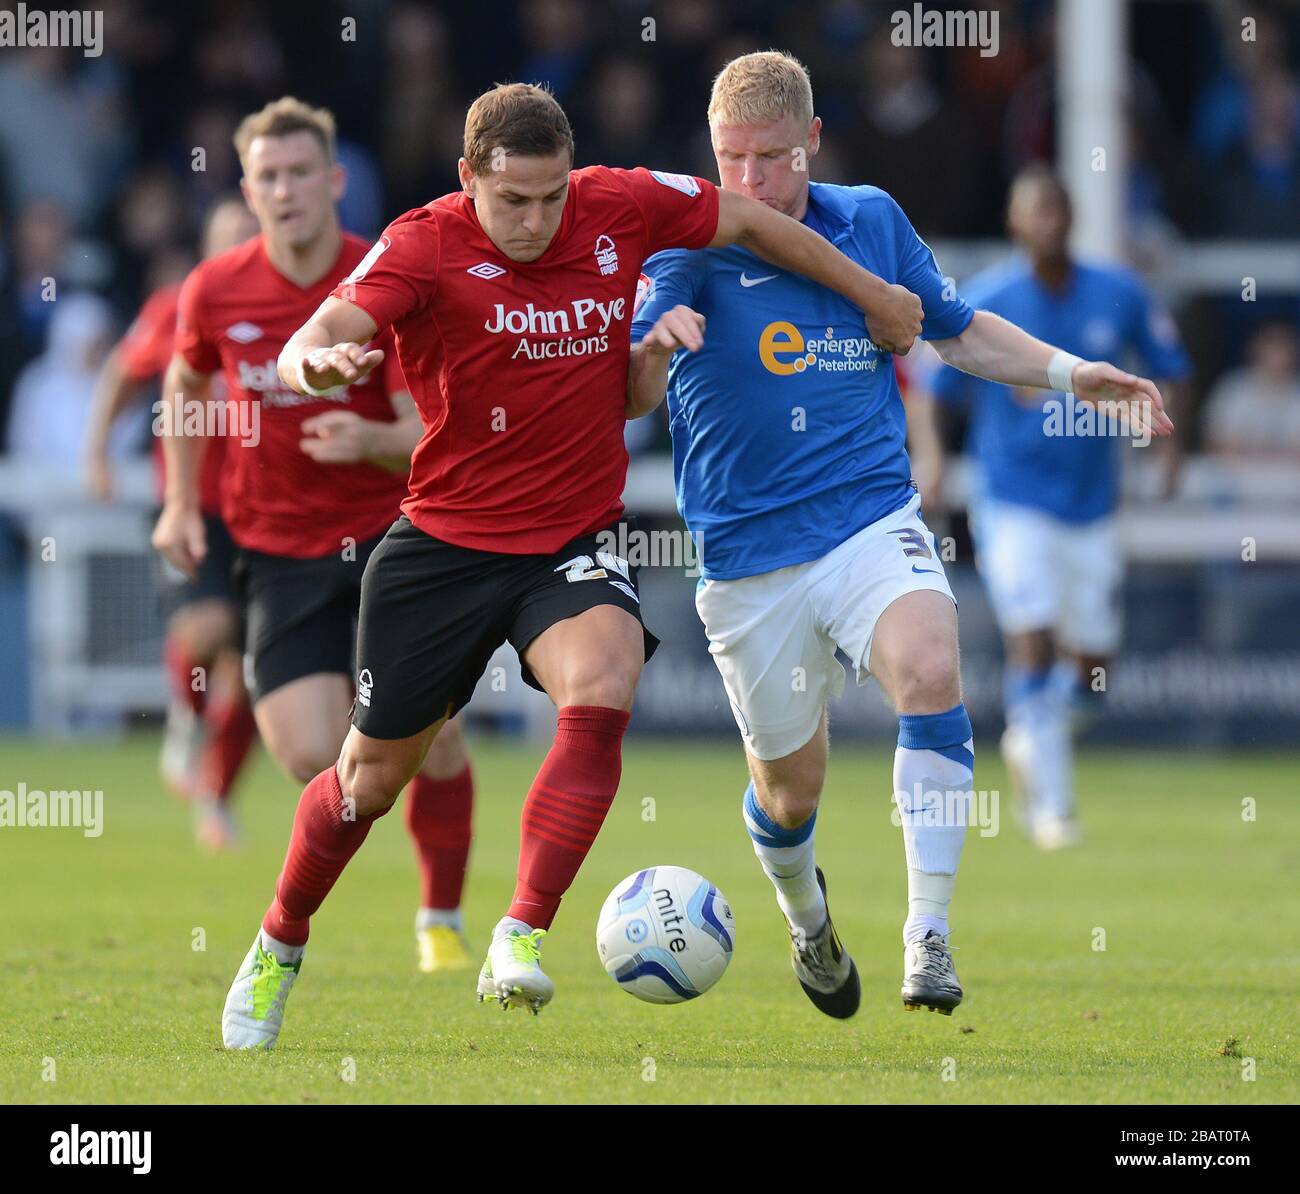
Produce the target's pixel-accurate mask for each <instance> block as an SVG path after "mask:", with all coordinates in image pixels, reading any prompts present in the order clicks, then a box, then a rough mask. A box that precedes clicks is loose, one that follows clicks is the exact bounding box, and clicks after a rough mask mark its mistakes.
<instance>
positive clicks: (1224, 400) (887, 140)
mask: <svg viewBox="0 0 1300 1194" xmlns="http://www.w3.org/2000/svg"><path fill="white" fill-rule="evenodd" d="M899 6H900V5H899V4H898V3H894V2H892V0H891V2H888V3H877V2H873V0H802V2H800V3H793V2H792V0H658V2H652V0H514V2H513V3H510V2H506V0H493V3H490V4H467V3H461V2H457V0H446V2H444V3H433V2H418V0H347V2H346V3H335V2H330V0H326V2H320V0H316V2H308V0H286V2H277V3H271V4H257V3H248V2H245V0H221V2H220V3H218V2H216V0H207V2H201V0H194V2H191V3H186V4H181V5H175V4H168V3H165V2H164V0H155V2H150V0H117V2H113V0H109V2H108V3H105V4H103V5H102V7H103V10H104V47H105V48H104V52H103V54H102V55H101V56H99V57H95V58H90V57H83V56H82V54H81V53H80V51H78V50H75V49H37V48H27V49H5V50H0V429H4V434H5V444H6V446H7V448H8V450H9V451H10V452H14V453H21V454H22V455H23V456H25V457H48V458H50V459H51V460H55V459H58V460H65V461H67V460H68V457H69V455H71V456H72V457H74V458H75V457H76V455H77V453H78V451H79V445H78V433H77V428H78V420H79V417H81V412H84V409H85V407H86V406H88V404H89V401H90V391H91V389H92V388H93V384H94V376H95V373H96V370H97V368H98V365H99V363H100V362H101V361H102V360H103V358H104V355H105V354H106V353H107V351H108V349H109V348H110V347H111V345H112V343H113V341H114V340H115V338H116V337H117V336H118V335H119V334H120V333H121V331H122V329H123V328H124V326H125V325H126V323H127V322H129V320H130V319H131V317H132V315H133V314H134V312H135V311H136V310H137V309H138V307H139V304H140V303H141V302H142V301H143V299H144V298H145V297H147V295H148V294H149V292H150V291H151V290H152V289H153V288H154V287H156V286H157V285H159V284H161V283H162V282H163V281H166V280H170V279H172V278H175V277H176V276H178V275H180V274H183V272H184V270H185V269H186V268H187V267H188V265H189V263H190V262H191V261H192V258H193V246H194V243H195V241H196V238H197V234H198V229H199V226H200V224H201V221H202V218H203V215H204V212H205V210H206V209H207V208H208V207H209V205H210V204H211V203H212V201H213V200H214V199H215V198H216V197H218V196H220V195H222V194H224V193H226V192H228V191H229V190H231V189H232V188H233V187H236V186H237V185H238V180H239V163H238V160H237V158H236V156H235V153H234V150H233V148H232V145H231V135H232V133H233V132H234V129H235V126H236V124H237V123H238V121H239V119H240V117H241V116H243V115H244V114H245V113H247V112H249V111H251V110H253V109H255V108H257V107H260V106H261V105H262V104H263V103H265V102H266V101H267V100H270V99H274V98H276V97H278V96H280V95H283V94H296V95H298V96H300V97H301V98H303V99H306V100H308V101H310V102H312V103H317V104H325V105H327V106H328V107H330V108H331V109H333V111H334V113H335V115H336V117H337V120H338V124H339V133H340V141H339V152H340V157H341V160H342V161H343V163H344V165H345V166H346V168H347V171H348V176H349V183H348V192H347V196H346V198H345V200H344V203H343V222H344V224H345V226H346V227H348V228H350V229H352V230H353V231H356V232H358V233H361V234H363V235H372V234H374V233H376V232H377V231H378V230H379V229H380V228H381V227H382V226H383V225H384V224H385V223H386V222H387V221H388V220H389V219H390V218H392V217H393V216H394V215H396V214H398V213H399V212H401V211H403V210H405V209H407V208H409V207H412V206H415V205H418V204H421V203H424V202H426V201H428V200H429V199H431V198H434V197H436V196H437V195H440V194H443V193H445V192H446V191H448V190H451V189H453V188H454V187H455V185H456V176H455V164H456V159H457V156H458V155H459V151H460V139H461V131H462V124H463V119H464V110H465V107H466V105H467V103H468V102H469V101H470V100H471V99H472V98H473V97H474V96H475V95H476V94H478V92H480V91H481V90H483V89H484V88H485V87H487V86H490V85H491V84H492V83H494V82H497V81H502V80H507V79H522V80H528V81H544V82H546V83H549V85H550V86H551V87H552V89H553V90H554V92H555V93H556V95H557V96H558V98H559V99H560V101H561V102H562V103H563V104H564V105H565V107H566V109H567V110H568V112H569V115H570V117H571V119H572V121H573V124H574V129H575V135H576V140H577V156H578V164H579V165H584V164H589V163H594V162H603V163H606V164H608V165H616V166H618V165H623V166H631V165H647V166H651V167H662V168H667V169H673V170H679V171H691V172H695V173H700V174H704V175H706V176H709V177H713V176H715V169H714V165H713V161H712V157H711V155H710V153H709V145H708V137H707V129H706V126H705V119H704V110H705V107H706V104H707V97H708V90H709V84H710V81H711V79H712V77H713V75H714V73H715V72H716V71H717V70H718V68H719V67H720V66H721V65H722V64H723V62H725V61H726V60H727V59H728V58H730V57H732V56H734V55H735V54H738V53H742V52H745V51H748V50H752V49H756V48H767V47H769V46H776V47H779V48H783V49H788V50H790V51H792V52H793V53H795V54H797V55H798V56H799V57H800V58H801V59H803V61H804V62H805V63H806V64H807V65H808V66H809V68H810V70H811V73H812V78H813V86H814V91H815V95H816V101H817V104H816V106H817V111H818V113H819V114H820V115H821V116H822V118H823V120H824V121H825V133H824V138H823V143H822V144H823V148H822V151H821V153H820V154H819V155H818V157H817V158H816V159H815V161H814V163H813V177H814V178H816V179H820V180H825V181H836V182H870V183H874V184H876V185H879V186H882V187H884V188H885V189H886V190H888V191H890V192H891V193H892V194H893V195H894V196H895V197H896V198H897V199H898V200H899V202H900V203H901V204H902V206H903V208H904V210H906V211H907V212H908V214H909V215H910V216H911V218H912V220H913V222H914V223H915V225H916V226H917V228H918V230H919V231H920V232H921V233H922V235H923V236H926V237H928V238H966V237H997V236H999V235H1001V234H1002V231H1003V228H1002V224H1003V204H1004V198H1005V191H1006V185H1007V181H1008V180H1009V178H1010V177H1011V175H1012V174H1013V173H1014V172H1015V171H1016V170H1017V169H1018V168H1019V167H1020V166H1022V165H1023V164H1025V163H1026V162H1029V161H1034V160H1051V159H1052V157H1053V154H1054V150H1055V145H1054V137H1055V131H1056V130H1055V118H1056V113H1055V84H1054V75H1055V70H1054V48H1053V38H1054V30H1055V19H1054V17H1055V14H1054V6H1053V4H1052V3H1051V2H1050V0H983V2H982V4H981V5H980V7H982V8H994V9H997V11H998V14H999V52H998V54H997V55H996V56H994V57H988V58H985V57H981V56H980V52H979V50H978V49H977V48H974V47H972V48H970V49H959V50H925V49H911V48H900V47H897V46H895V45H893V44H892V42H891V38H890V34H891V31H892V27H891V24H890V21H889V15H890V13H891V12H892V11H893V10H895V9H896V8H898V7H899ZM907 7H910V5H908V6H907ZM928 7H942V6H941V5H939V4H931V5H928ZM1245 17H1249V18H1251V19H1252V20H1253V21H1254V25H1253V26H1252V27H1251V28H1252V32H1253V39H1250V38H1246V37H1243V35H1242V19H1243V18H1245ZM1131 46H1132V61H1131V62H1130V63H1129V69H1128V71H1127V77H1128V91H1127V105H1126V110H1127V113H1128V123H1129V134H1130V156H1131V161H1132V168H1131V171H1130V174H1129V180H1128V230H1127V231H1128V237H1129V241H1130V244H1129V249H1130V253H1131V255H1132V256H1133V258H1134V259H1135V260H1136V261H1138V262H1142V261H1144V260H1149V259H1150V258H1151V256H1152V255H1153V254H1156V255H1158V254H1166V255H1167V254H1170V253H1176V252H1177V249H1178V246H1179V245H1181V244H1184V243H1187V242H1189V241H1195V240H1197V239H1200V238H1216V239H1225V238H1244V237H1249V238H1268V239H1278V240H1285V239H1291V240H1295V239H1297V238H1298V237H1300V75H1298V74H1297V69H1296V59H1297V53H1298V52H1300V9H1297V7H1296V6H1294V5H1290V4H1281V3H1279V4H1277V5H1275V6H1274V7H1268V6H1263V7H1260V6H1250V7H1246V6H1243V5H1240V4H1237V3H1232V2H1229V0H1222V2H1212V0H1187V2H1180V0H1170V2H1167V3H1159V4H1143V3H1138V4H1135V5H1134V6H1133V11H1132V20H1131ZM1297 288H1298V289H1300V279H1297ZM1240 298H1241V296H1240V294H1239V293H1235V292H1234V293H1233V294H1225V295H1223V296H1221V297H1219V298H1214V297H1208V298H1203V299H1200V300H1198V301H1197V302H1196V303H1191V304H1182V305H1180V306H1178V307H1177V308H1176V310H1177V314H1178V316H1179V320H1180V323H1182V324H1183V328H1184V332H1185V334H1186V336H1187V339H1188V341H1189V346H1190V347H1192V350H1193V354H1194V356H1195V357H1196V363H1197V366H1198V378H1197V384H1196V387H1195V391H1196V397H1197V399H1198V401H1199V403H1200V407H1201V409H1200V411H1199V412H1198V413H1199V415H1200V416H1201V417H1200V418H1199V419H1198V420H1196V421H1195V425H1194V430H1193V433H1192V443H1193V446H1200V447H1203V448H1205V449H1207V450H1212V451H1216V452H1218V451H1222V452H1225V453H1231V454H1234V455H1241V454H1249V453H1255V452H1262V453H1271V454H1274V455H1276V454H1277V453H1279V452H1283V453H1290V454H1291V455H1292V456H1293V457H1296V458H1300V413H1297V412H1300V376H1298V374H1297V355H1298V354H1297V341H1296V330H1297V312H1298V311H1300V302H1298V301H1297V296H1296V295H1290V296H1282V297H1281V298H1280V299H1279V298H1276V297H1273V298H1271V299H1270V301H1269V302H1266V303H1260V304H1257V305H1256V308H1255V309H1254V310H1252V312H1251V314H1250V316H1249V317H1248V318H1247V319H1246V320H1245V322H1244V323H1243V321H1242V319H1241V317H1240V315H1239V309H1240V307H1241V302H1240ZM69 299H75V300H76V301H75V302H74V301H67V300H69ZM52 300H57V301H52ZM1283 411H1284V412H1286V413H1285V415H1284V416H1278V415H1276V414H1275V412H1283ZM1275 420H1276V421H1275ZM1247 423H1249V424H1250V425H1251V426H1252V427H1254V428H1257V431H1250V432H1244V431H1243V430H1242V428H1243V426H1245V425H1246V424H1247ZM136 430H137V431H138V432H139V436H138V438H139V439H140V440H142V439H143V437H144V435H145V434H146V433H145V432H144V430H143V425H141V427H140V428H137V429H136ZM131 438H132V436H131V435H128V434H126V433H125V432H124V433H123V436H122V442H121V444H120V450H121V451H123V452H126V451H130V450H133V448H139V447H141V446H142V445H141V444H140V443H139V442H137V443H135V444H132V443H131V442H129V441H130V440H131ZM69 463H76V460H75V459H73V460H72V461H69Z"/></svg>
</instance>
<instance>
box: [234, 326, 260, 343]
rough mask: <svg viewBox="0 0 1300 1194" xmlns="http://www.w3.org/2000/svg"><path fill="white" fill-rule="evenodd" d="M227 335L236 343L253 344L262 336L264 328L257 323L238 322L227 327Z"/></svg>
mask: <svg viewBox="0 0 1300 1194" xmlns="http://www.w3.org/2000/svg"><path fill="white" fill-rule="evenodd" d="M226 335H227V336H229V337H230V338H231V339H232V340H233V341H234V342H235V343H236V344H252V342H253V341H254V340H260V339H261V338H262V329H261V328H260V327H258V326H257V324H255V323H242V322H241V323H236V324H233V325H232V326H231V327H228V328H227V329H226Z"/></svg>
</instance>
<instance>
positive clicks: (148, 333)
mask: <svg viewBox="0 0 1300 1194" xmlns="http://www.w3.org/2000/svg"><path fill="white" fill-rule="evenodd" d="M256 234H257V221H256V220H255V219H254V217H253V214H252V213H251V212H250V211H249V210H248V206H247V205H246V204H245V203H244V201H243V199H242V198H241V197H240V196H238V195H233V196H230V197H228V198H225V199H221V200H218V201H217V202H216V203H215V204H214V205H213V207H212V209H211V211H210V212H209V213H208V218H207V222H206V226H205V228H204V233H203V256H204V257H205V258H208V257H214V256H216V255H217V254H218V253H224V252H225V251H226V250H228V249H233V248H234V247H235V246H236V245H238V244H240V243H242V242H243V241H246V240H248V239H249V237H252V236H255V235H256ZM173 268H174V267H173ZM184 268H185V269H188V264H186V265H185V266H184ZM183 276H184V275H183V274H181V276H180V277H177V278H176V280H175V281H172V282H168V283H166V284H164V285H161V286H159V287H158V289H157V290H155V291H154V292H153V294H151V295H150V296H149V298H148V299H147V300H145V303H144V306H143V307H141V308H140V313H139V315H137V316H136V319H135V322H134V323H132V324H131V327H130V328H129V329H128V330H127V333H126V335H125V336H124V337H123V338H122V341H121V343H119V344H118V345H117V347H116V348H115V349H114V350H113V352H112V353H111V354H110V356H109V358H108V360H107V361H106V362H105V363H104V368H103V371H102V373H101V375H100V381H99V386H98V389H97V390H96V394H95V404H94V407H93V410H92V413H91V426H90V430H89V433H88V436H87V443H88V454H87V483H88V485H89V487H90V490H91V492H92V493H93V494H94V495H95V497H96V498H98V499H99V500H100V501H110V500H111V499H112V497H113V491H114V477H113V468H112V464H111V462H110V459H109V454H108V442H109V431H110V429H111V428H112V425H113V422H114V420H115V419H116V418H117V416H118V414H119V413H121V412H122V411H123V410H125V409H126V408H127V407H128V406H130V405H131V404H133V403H135V402H138V401H140V400H141V399H142V398H144V397H145V395H147V394H148V393H149V392H150V391H149V385H150V383H153V382H155V381H157V380H158V379H159V378H161V377H162V375H163V373H164V372H165V371H166V368H167V364H168V362H169V361H170V360H171V357H172V344H173V342H174V340H175V337H176V306H177V301H178V299H179V297H180V290H181V277H183ZM224 449H225V440H224V439H222V438H220V437H213V440H212V444H211V446H210V449H209V451H208V452H207V454H206V455H205V457H204V460H203V471H202V474H201V476H200V479H199V510H200V512H201V514H202V516H203V522H204V528H205V533H206V537H207V543H208V552H207V555H206V556H205V557H204V558H203V560H202V561H201V563H200V564H199V566H198V568H197V573H196V576H195V577H194V578H193V579H189V578H186V577H184V576H182V575H181V574H179V573H176V572H173V571H172V570H171V569H168V570H167V571H168V573H169V575H168V576H166V577H165V582H164V583H165V588H164V594H163V596H164V603H165V605H166V607H167V609H168V619H167V637H166V641H165V643H164V647H163V660H164V663H165V665H166V672H167V679H168V683H169V686H170V689H171V700H170V703H169V705H168V709H167V725H166V731H165V733H164V735H163V747H162V757H161V770H162V774H163V778H164V780H165V781H166V782H167V784H168V786H169V787H171V789H172V790H173V791H174V792H176V793H177V795H179V796H182V797H185V798H187V799H191V800H193V801H194V804H195V814H196V820H195V830H196V834H197V837H198V840H199V842H200V844H201V845H204V846H206V847H207V848H209V849H214V850H217V849H221V848H223V847H224V846H226V845H228V844H229V840H230V839H229V818H228V817H227V816H226V815H225V811H224V809H225V805H226V802H227V801H228V800H229V798H230V792H231V788H232V787H233V785H234V782H235V778H236V776H237V775H238V774H239V770H240V767H241V766H242V765H243V762H244V760H245V759H246V758H247V757H248V752H249V749H250V748H251V747H252V745H253V741H254V739H255V738H256V737H257V726H256V724H255V723H254V721H253V714H252V712H251V710H250V709H249V707H248V694H247V693H246V692H245V690H244V682H243V675H242V669H241V665H240V652H239V615H238V611H237V609H236V602H235V594H234V589H233V584H234V579H233V575H232V568H233V565H234V556H235V546H234V543H233V542H232V541H231V539H230V533H229V532H228V531H227V530H226V524H225V523H224V522H223V521H222V518H221V489H220V484H221V465H222V460H223V458H224V455H225V452H224ZM154 462H155V465H156V470H157V478H158V490H159V496H160V498H161V496H162V493H163V492H164V489H165V485H166V482H165V462H164V460H163V451H162V440H161V439H160V438H159V437H155V438H154Z"/></svg>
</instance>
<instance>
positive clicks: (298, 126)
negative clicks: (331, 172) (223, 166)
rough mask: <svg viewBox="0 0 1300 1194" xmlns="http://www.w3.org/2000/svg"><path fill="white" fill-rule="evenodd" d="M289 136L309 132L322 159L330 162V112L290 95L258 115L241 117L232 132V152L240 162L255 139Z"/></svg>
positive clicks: (332, 154) (332, 133) (274, 102)
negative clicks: (323, 152) (319, 148)
mask: <svg viewBox="0 0 1300 1194" xmlns="http://www.w3.org/2000/svg"><path fill="white" fill-rule="evenodd" d="M290 133H311V134H312V136H314V137H315V138H316V140H317V141H319V142H320V145H321V148H322V149H323V150H324V151H325V156H326V158H328V159H329V160H330V161H331V162H332V161H334V113H333V112H331V111H330V110H329V109H328V108H313V107H312V106H311V105H310V104H304V103H303V102H302V100H300V99H295V98H294V97H293V96H291V95H286V96H283V97H282V98H280V99H278V100H272V101H271V103H269V104H267V105H266V107H265V108H263V109H262V110H261V111H260V112H254V113H253V114H252V115H251V116H245V117H244V119H243V120H241V121H240V122H239V127H238V128H237V129H236V130H235V137H234V140H235V151H236V152H237V153H238V154H239V160H240V161H241V162H244V161H246V160H247V158H248V147H249V146H250V145H252V143H253V141H254V140H255V139H256V138H257V137H287V136H288V135H289V134H290Z"/></svg>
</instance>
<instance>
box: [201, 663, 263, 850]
mask: <svg viewBox="0 0 1300 1194" xmlns="http://www.w3.org/2000/svg"><path fill="white" fill-rule="evenodd" d="M243 671H244V668H243V659H242V657H241V655H240V654H239V652H237V651H234V650H230V649H227V650H224V651H221V652H219V653H218V654H217V656H216V658H215V659H214V660H213V661H212V666H211V669H210V672H209V675H210V681H209V691H208V699H207V702H206V704H205V705H204V708H203V726H204V731H205V733H204V742H203V750H202V752H201V753H200V756H199V762H198V773H197V776H196V780H195V792H196V798H195V811H196V814H197V818H198V820H197V834H198V839H199V842H200V844H201V845H203V846H205V847H206V848H207V849H211V850H222V849H226V848H228V847H229V846H231V845H233V844H234V843H235V841H236V840H237V837H236V834H235V832H234V824H233V822H232V820H231V818H230V816H229V802H230V794H231V791H232V790H233V788H234V784H235V779H236V777H237V776H238V775H239V772H240V770H241V768H242V767H243V765H244V761H245V760H246V759H247V758H248V752H249V751H250V750H251V749H252V747H253V743H254V742H255V741H256V740H257V723H256V721H255V720H254V718H253V711H252V709H251V708H250V707H249V702H248V692H247V690H246V689H245V688H244V675H243Z"/></svg>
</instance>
